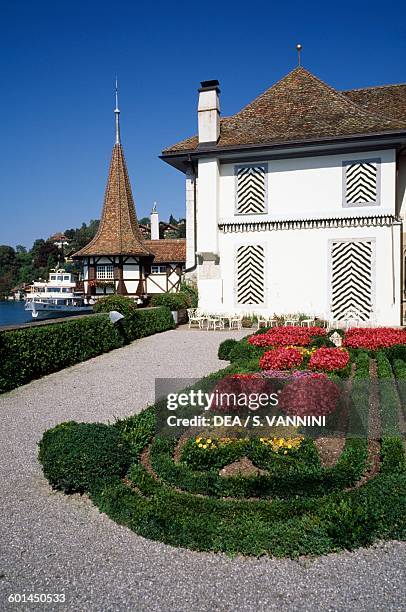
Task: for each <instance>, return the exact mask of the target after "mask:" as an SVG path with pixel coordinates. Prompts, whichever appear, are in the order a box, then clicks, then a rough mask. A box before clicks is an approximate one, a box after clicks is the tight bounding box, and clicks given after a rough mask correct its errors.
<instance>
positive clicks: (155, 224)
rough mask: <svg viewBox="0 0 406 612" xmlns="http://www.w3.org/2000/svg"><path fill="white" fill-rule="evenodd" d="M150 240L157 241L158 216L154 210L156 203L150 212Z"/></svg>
mask: <svg viewBox="0 0 406 612" xmlns="http://www.w3.org/2000/svg"><path fill="white" fill-rule="evenodd" d="M151 240H159V214H158V211H157V209H156V202H154V205H153V207H152V210H151Z"/></svg>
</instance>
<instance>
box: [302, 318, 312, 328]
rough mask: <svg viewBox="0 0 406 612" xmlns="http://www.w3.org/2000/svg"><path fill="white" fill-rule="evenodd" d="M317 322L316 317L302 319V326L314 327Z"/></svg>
mask: <svg viewBox="0 0 406 612" xmlns="http://www.w3.org/2000/svg"><path fill="white" fill-rule="evenodd" d="M315 323H316V317H312V318H310V319H302V320H301V321H300V327H312V325H314V324H315Z"/></svg>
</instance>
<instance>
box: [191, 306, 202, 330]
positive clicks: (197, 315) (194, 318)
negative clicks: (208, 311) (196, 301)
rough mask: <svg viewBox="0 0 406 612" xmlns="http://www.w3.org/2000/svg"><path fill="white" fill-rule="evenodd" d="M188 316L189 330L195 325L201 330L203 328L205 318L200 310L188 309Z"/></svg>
mask: <svg viewBox="0 0 406 612" xmlns="http://www.w3.org/2000/svg"><path fill="white" fill-rule="evenodd" d="M187 316H188V319H189V329H190V328H191V327H192V325H193V324H194V323H195V324H196V325H198V326H199V329H202V328H203V323H204V320H205V316H204V315H203V313H202V312H200V310H199V309H198V308H187Z"/></svg>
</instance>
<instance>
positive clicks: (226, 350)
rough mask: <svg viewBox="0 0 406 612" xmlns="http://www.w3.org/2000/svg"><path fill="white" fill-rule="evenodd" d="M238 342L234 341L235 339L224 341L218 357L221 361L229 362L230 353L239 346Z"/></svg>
mask: <svg viewBox="0 0 406 612" xmlns="http://www.w3.org/2000/svg"><path fill="white" fill-rule="evenodd" d="M237 344H238V341H237V340H234V338H227V340H224V341H223V342H222V343H221V344H220V346H219V349H218V353H217V356H218V358H219V359H223V361H227V360H228V359H229V357H230V351H231V350H232V349H233V348H234V347H235V346H237Z"/></svg>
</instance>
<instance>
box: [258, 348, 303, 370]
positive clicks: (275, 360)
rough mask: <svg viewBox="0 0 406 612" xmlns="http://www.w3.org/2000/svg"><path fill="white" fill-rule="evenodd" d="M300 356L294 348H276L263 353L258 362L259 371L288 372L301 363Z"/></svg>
mask: <svg viewBox="0 0 406 612" xmlns="http://www.w3.org/2000/svg"><path fill="white" fill-rule="evenodd" d="M302 359H303V357H302V354H301V352H300V351H299V350H298V349H295V348H284V347H282V348H276V349H273V350H272V351H267V352H266V353H264V354H263V355H262V357H261V359H260V360H259V367H260V368H261V370H290V368H293V367H295V366H298V365H300V364H301V363H302Z"/></svg>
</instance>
